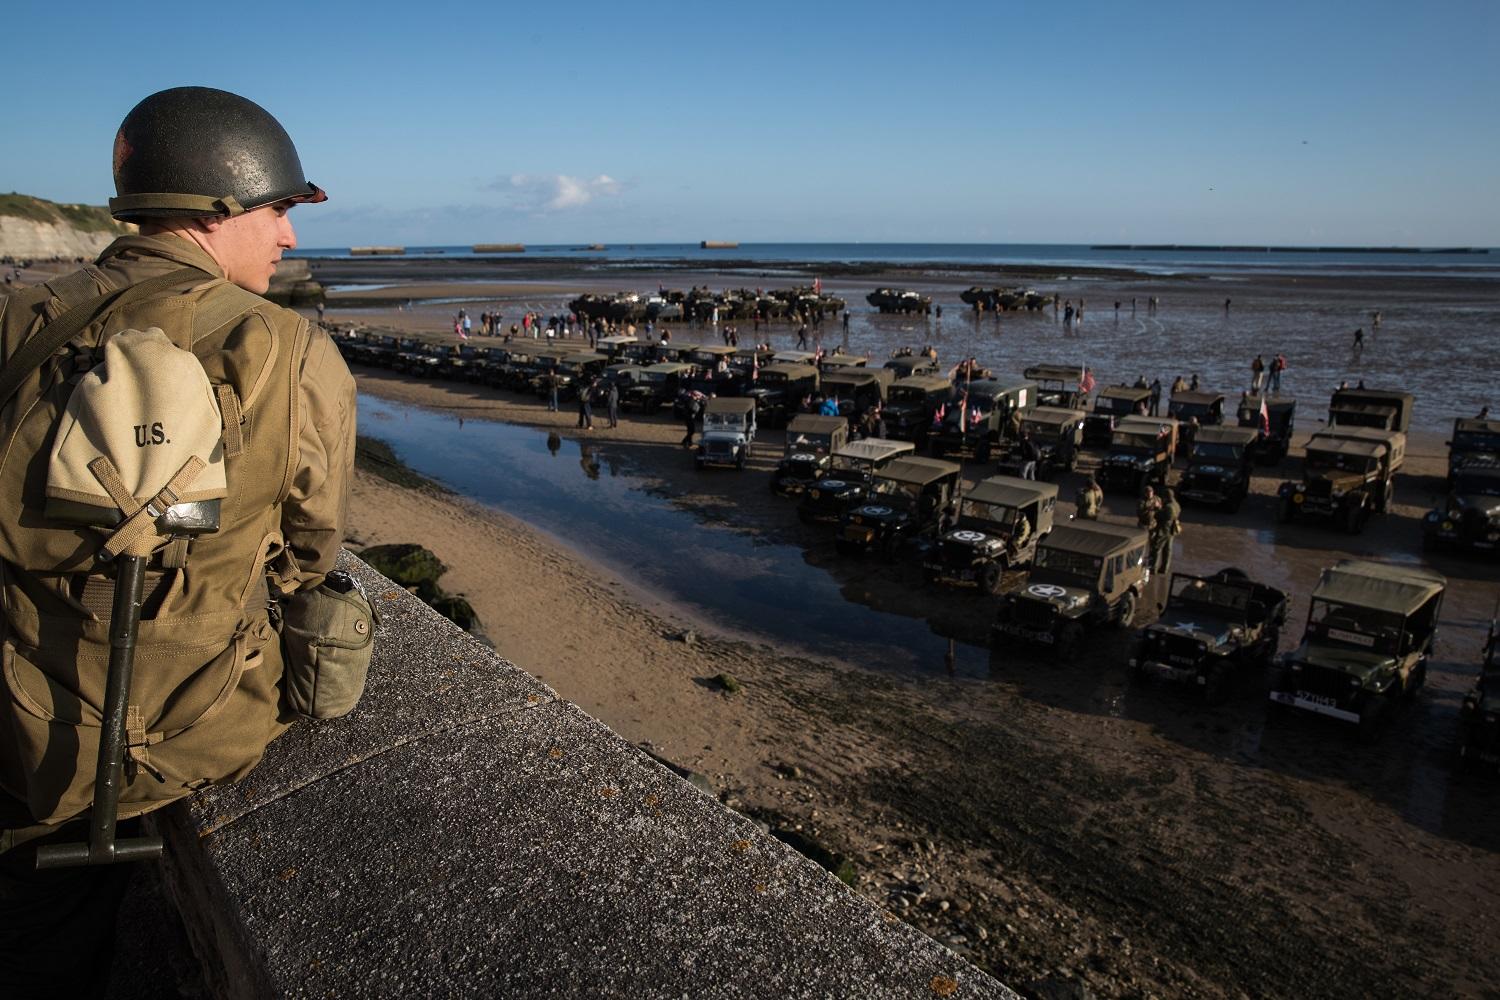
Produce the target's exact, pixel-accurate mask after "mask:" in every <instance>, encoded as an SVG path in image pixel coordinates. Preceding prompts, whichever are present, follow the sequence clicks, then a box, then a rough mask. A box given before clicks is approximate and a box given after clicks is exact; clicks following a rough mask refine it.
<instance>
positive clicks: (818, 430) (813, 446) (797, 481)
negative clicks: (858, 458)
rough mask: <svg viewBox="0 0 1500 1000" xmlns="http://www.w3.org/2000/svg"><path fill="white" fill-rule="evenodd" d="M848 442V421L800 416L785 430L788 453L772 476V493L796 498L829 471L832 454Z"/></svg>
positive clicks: (811, 415)
mask: <svg viewBox="0 0 1500 1000" xmlns="http://www.w3.org/2000/svg"><path fill="white" fill-rule="evenodd" d="M848 440H849V421H847V420H845V419H844V418H843V417H822V416H819V415H817V414H816V413H799V414H797V415H796V416H795V417H793V418H792V422H791V424H789V425H788V426H787V429H786V453H785V454H784V455H783V456H782V459H781V461H780V462H779V463H777V465H776V471H775V472H773V473H771V492H772V493H775V494H778V495H780V496H784V497H789V496H796V495H797V494H798V493H801V492H802V491H803V490H805V489H807V488H808V487H809V486H811V485H812V484H813V483H815V482H817V481H818V478H819V477H820V476H822V475H823V474H824V473H825V472H827V471H828V464H829V462H830V461H832V456H833V453H834V452H835V451H837V450H839V449H840V448H842V447H843V446H844V445H845V443H847V442H848Z"/></svg>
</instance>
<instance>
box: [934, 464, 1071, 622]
mask: <svg viewBox="0 0 1500 1000" xmlns="http://www.w3.org/2000/svg"><path fill="white" fill-rule="evenodd" d="M1056 515H1057V487H1056V486H1053V485H1052V484H1051V483H1038V482H1035V481H1034V480H1030V479H1017V478H1015V477H1014V476H991V477H990V478H988V479H986V480H983V481H982V482H980V483H979V485H977V486H975V487H974V488H973V489H972V490H968V491H966V492H965V493H964V494H963V496H962V497H961V498H960V500H959V505H958V513H957V517H956V518H955V520H954V522H953V527H951V528H950V529H948V530H947V531H946V532H944V533H943V535H942V537H941V538H939V539H938V543H937V544H936V545H934V546H933V547H932V548H930V549H928V550H927V553H926V555H925V556H924V557H923V559H922V579H923V580H924V581H925V582H927V583H938V582H941V583H951V584H956V585H959V586H970V585H972V586H975V587H978V588H979V589H980V590H982V591H983V592H985V593H987V594H998V593H1000V583H1001V581H1002V580H1003V579H1004V578H1005V573H1006V571H1007V570H1009V569H1013V568H1015V567H1018V566H1026V565H1029V564H1030V563H1031V560H1032V557H1033V556H1034V555H1035V553H1036V547H1037V544H1038V543H1039V542H1041V540H1042V539H1044V538H1046V537H1047V535H1048V534H1050V533H1051V531H1052V522H1053V518H1054V517H1056Z"/></svg>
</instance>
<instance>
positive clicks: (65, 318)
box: [0, 267, 208, 408]
mask: <svg viewBox="0 0 1500 1000" xmlns="http://www.w3.org/2000/svg"><path fill="white" fill-rule="evenodd" d="M203 275H208V272H207V271H205V270H203V269H202V268H199V267H184V268H181V269H179V270H176V271H172V272H171V273H169V274H163V275H158V276H157V277H155V278H148V279H146V280H145V281H141V282H137V283H136V284H134V285H126V286H125V287H124V288H118V289H115V290H114V291H109V292H105V293H104V294H103V295H100V296H97V297H96V298H93V299H90V300H89V301H87V302H80V303H79V304H78V305H76V306H74V307H73V308H71V309H69V310H68V311H67V312H65V313H63V314H62V315H61V316H59V317H57V319H55V320H53V321H52V322H51V323H48V324H47V325H46V326H44V327H42V328H41V329H40V330H38V331H36V332H35V333H33V334H32V335H31V336H30V337H28V338H27V339H26V342H25V343H24V344H22V345H21V346H20V347H19V348H18V349H17V350H16V352H15V353H14V354H12V355H11V356H10V357H9V358H6V359H5V366H4V369H3V370H0V408H3V407H5V405H6V404H8V403H9V402H10V398H11V397H12V396H14V395H15V394H16V390H18V389H20V388H21V383H23V382H25V381H26V380H27V379H28V378H30V377H31V376H32V375H33V374H35V372H36V371H37V369H39V368H41V367H42V365H43V364H45V363H46V361H47V359H48V358H50V357H51V356H52V355H53V354H54V353H56V352H57V350H58V348H60V347H62V346H63V345H64V344H66V343H67V342H68V341H70V340H72V339H73V338H74V337H76V336H78V334H79V331H81V330H82V329H83V328H84V327H86V326H88V325H89V324H90V323H92V322H93V321H94V320H95V319H98V318H99V317H100V316H102V315H104V314H105V313H107V312H109V311H110V310H112V309H119V308H120V307H122V306H125V305H128V304H129V303H131V302H139V301H140V300H141V299H146V298H150V297H151V296H153V295H156V294H158V293H160V292H164V291H166V290H167V289H169V288H171V287H173V286H174V285H179V284H182V283H183V282H185V281H192V280H194V279H197V278H198V277H200V276H203Z"/></svg>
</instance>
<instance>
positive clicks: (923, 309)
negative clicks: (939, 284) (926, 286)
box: [865, 288, 932, 315]
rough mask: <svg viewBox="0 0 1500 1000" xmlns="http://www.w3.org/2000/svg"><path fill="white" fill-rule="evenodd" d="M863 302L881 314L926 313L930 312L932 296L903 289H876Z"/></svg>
mask: <svg viewBox="0 0 1500 1000" xmlns="http://www.w3.org/2000/svg"><path fill="white" fill-rule="evenodd" d="M865 301H866V302H868V303H870V305H872V306H874V307H875V308H876V309H877V310H879V311H880V312H883V313H901V314H903V315H905V314H909V313H928V312H931V311H932V296H931V295H921V294H919V293H917V292H913V291H908V290H907V289H904V288H877V289H875V290H874V291H873V292H871V293H870V294H869V295H866V296H865Z"/></svg>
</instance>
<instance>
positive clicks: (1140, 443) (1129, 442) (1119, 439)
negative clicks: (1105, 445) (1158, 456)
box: [1109, 432, 1161, 455]
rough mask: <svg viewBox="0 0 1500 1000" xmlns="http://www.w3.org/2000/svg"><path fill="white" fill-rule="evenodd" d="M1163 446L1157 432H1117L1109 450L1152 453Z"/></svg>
mask: <svg viewBox="0 0 1500 1000" xmlns="http://www.w3.org/2000/svg"><path fill="white" fill-rule="evenodd" d="M1160 447H1161V438H1159V437H1157V436H1156V435H1155V434H1120V433H1118V432H1117V433H1116V434H1115V437H1114V440H1113V441H1111V442H1110V445H1109V450H1110V451H1114V452H1122V453H1127V454H1131V455H1152V454H1155V453H1156V451H1157V449H1158V448H1160Z"/></svg>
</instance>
